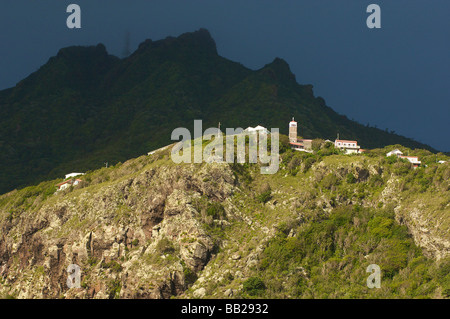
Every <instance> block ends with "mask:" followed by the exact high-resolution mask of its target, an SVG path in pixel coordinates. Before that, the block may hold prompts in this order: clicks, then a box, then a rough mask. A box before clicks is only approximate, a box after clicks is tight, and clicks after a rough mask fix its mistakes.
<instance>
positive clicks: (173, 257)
mask: <svg viewBox="0 0 450 319" xmlns="http://www.w3.org/2000/svg"><path fill="white" fill-rule="evenodd" d="M208 180H214V182H213V183H211V182H206V181H208ZM94 188H95V186H94ZM234 188H235V177H234V176H233V174H232V172H231V170H230V168H229V167H228V166H223V165H222V166H219V165H216V166H215V165H208V166H204V167H201V168H199V167H194V166H193V165H191V166H188V165H186V166H174V165H171V166H170V165H168V166H157V167H154V168H153V167H152V168H148V169H143V170H142V171H140V172H139V173H137V174H134V176H132V177H130V176H126V177H123V178H120V179H119V180H115V181H112V182H110V183H106V184H105V185H102V187H97V188H95V189H92V188H82V189H78V190H74V191H73V192H70V193H67V194H55V195H53V198H52V199H51V200H49V201H48V202H46V203H44V204H43V205H42V206H41V207H39V208H36V209H30V210H28V211H26V212H22V213H21V215H20V217H19V218H14V219H9V220H8V219H6V220H5V219H3V222H2V240H1V244H0V258H1V259H0V261H1V264H0V267H1V268H0V272H1V276H2V277H3V278H5V277H6V279H5V281H4V282H3V284H2V286H1V288H0V289H1V290H3V291H4V290H5V288H6V287H14V290H15V291H16V292H17V297H19V298H30V297H33V298H36V297H37V298H58V297H60V296H61V295H63V294H66V297H80V298H109V297H123V298H168V297H170V296H172V295H178V294H179V293H181V292H182V291H184V290H185V288H186V283H185V274H186V273H187V274H189V273H193V274H195V272H198V271H200V270H202V269H203V267H204V266H205V264H206V263H207V262H208V261H209V259H210V258H211V256H212V254H213V250H214V244H215V243H214V242H213V240H212V238H211V236H210V235H209V234H208V233H207V232H206V231H205V230H204V228H203V227H202V220H201V212H199V211H198V210H197V209H196V207H194V206H193V202H194V201H195V200H199V199H201V198H202V196H203V197H204V198H208V200H211V201H220V200H224V199H225V198H227V197H229V196H230V195H231V194H232V192H233V189H234ZM70 264H77V265H79V266H80V267H81V271H82V274H83V281H82V287H83V288H80V289H71V290H68V288H67V285H66V279H67V277H68V274H67V267H68V265H70Z"/></svg>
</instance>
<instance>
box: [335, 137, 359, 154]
mask: <svg viewBox="0 0 450 319" xmlns="http://www.w3.org/2000/svg"><path fill="white" fill-rule="evenodd" d="M334 147H335V148H338V149H340V150H343V151H344V153H345V154H358V153H360V149H361V146H359V145H358V142H357V141H348V140H335V141H334Z"/></svg>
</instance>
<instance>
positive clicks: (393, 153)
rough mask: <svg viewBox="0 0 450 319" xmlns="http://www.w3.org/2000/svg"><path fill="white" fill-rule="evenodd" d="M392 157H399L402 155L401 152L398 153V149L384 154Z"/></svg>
mask: <svg viewBox="0 0 450 319" xmlns="http://www.w3.org/2000/svg"><path fill="white" fill-rule="evenodd" d="M392 155H395V156H400V155H403V152H402V151H400V150H399V149H395V150H393V151H390V152H389V153H387V154H386V156H387V157H389V156H392Z"/></svg>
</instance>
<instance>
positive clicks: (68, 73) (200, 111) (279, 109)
mask: <svg viewBox="0 0 450 319" xmlns="http://www.w3.org/2000/svg"><path fill="white" fill-rule="evenodd" d="M292 116H295V118H296V119H297V120H298V121H299V123H300V128H299V134H301V135H303V136H305V137H311V138H316V137H320V138H329V139H334V138H335V136H336V134H337V133H338V132H339V133H340V135H341V136H342V137H345V138H349V139H350V138H351V139H353V138H355V139H358V141H359V143H360V144H361V145H362V146H363V147H364V148H371V147H380V146H383V145H386V144H395V143H400V144H402V145H405V146H409V147H413V148H417V147H420V148H428V149H430V148H429V147H427V146H426V145H422V144H420V143H418V142H415V141H413V140H411V139H407V138H405V137H402V136H399V135H395V134H391V133H388V132H385V131H382V130H379V129H376V128H373V127H366V126H363V125H360V124H358V123H356V122H353V121H350V120H349V119H347V118H346V117H345V116H342V115H339V114H337V113H335V112H334V111H333V110H332V109H331V108H329V107H328V106H326V104H325V101H324V100H323V99H322V98H320V97H315V96H314V94H313V90H312V85H300V84H298V83H297V82H296V80H295V76H294V75H293V74H292V73H291V71H290V69H289V66H288V64H287V63H286V62H285V61H283V60H281V59H279V58H277V59H275V60H274V61H273V62H272V63H270V64H268V65H266V66H265V67H263V68H262V69H260V70H257V71H252V70H249V69H247V68H245V67H244V66H242V65H241V64H239V63H235V62H232V61H229V60H226V59H224V58H222V57H220V56H219V55H218V54H217V50H216V46H215V43H214V40H213V39H212V38H211V37H210V35H209V33H208V31H206V30H203V29H202V30H200V31H197V32H194V33H187V34H184V35H181V36H180V37H178V38H172V37H169V38H167V39H165V40H160V41H155V42H153V41H151V40H147V41H145V42H143V43H142V44H141V45H140V46H139V48H138V50H136V52H134V53H133V54H131V55H130V56H129V57H127V58H124V59H119V58H116V57H113V56H111V55H108V54H107V52H106V49H105V47H104V46H103V45H101V44H99V45H97V46H95V47H69V48H65V49H61V50H60V51H59V52H58V54H57V55H56V56H55V57H52V58H50V59H49V61H48V63H46V64H45V65H44V66H42V67H41V68H40V69H39V70H38V71H37V72H35V73H33V74H31V75H30V76H29V77H28V78H26V79H24V80H23V81H21V82H19V83H18V84H17V86H16V87H14V88H11V89H7V90H3V91H0V193H4V192H7V191H10V190H12V189H13V188H16V187H23V186H26V185H30V184H33V183H37V182H39V181H41V180H43V179H53V178H59V177H61V176H63V175H64V174H67V173H70V172H72V171H82V172H84V171H87V170H90V169H96V168H99V167H102V166H104V163H105V162H109V163H110V165H111V164H113V165H114V164H115V163H117V162H119V161H124V160H126V159H128V158H131V157H136V156H139V155H142V154H145V153H146V152H148V151H151V150H153V149H156V148H158V147H161V146H165V145H167V144H170V143H171V140H170V136H171V132H172V130H173V129H174V128H176V127H186V128H188V129H190V130H191V132H192V131H193V130H192V127H193V120H194V119H203V121H204V122H203V124H204V129H206V128H207V127H211V126H213V127H216V126H217V124H218V122H219V121H220V122H221V124H222V127H243V128H245V127H247V126H256V125H258V124H261V125H264V126H266V127H268V128H271V127H278V128H280V131H281V132H282V133H287V129H288V128H287V123H288V121H289V119H290V118H291V117H292ZM329 151H330V150H329V149H322V150H320V152H322V153H324V154H323V155H326V154H325V153H327V152H328V153H329Z"/></svg>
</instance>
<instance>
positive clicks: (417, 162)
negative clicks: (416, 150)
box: [399, 155, 422, 168]
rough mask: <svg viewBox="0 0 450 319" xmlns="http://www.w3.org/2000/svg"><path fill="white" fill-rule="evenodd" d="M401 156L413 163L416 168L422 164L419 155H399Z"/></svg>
mask: <svg viewBox="0 0 450 319" xmlns="http://www.w3.org/2000/svg"><path fill="white" fill-rule="evenodd" d="M399 157H400V158H406V159H407V160H408V161H409V162H410V163H411V164H413V166H414V168H416V167H418V166H419V165H420V164H422V162H421V161H419V158H418V157H417V156H401V155H400V156H399Z"/></svg>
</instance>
